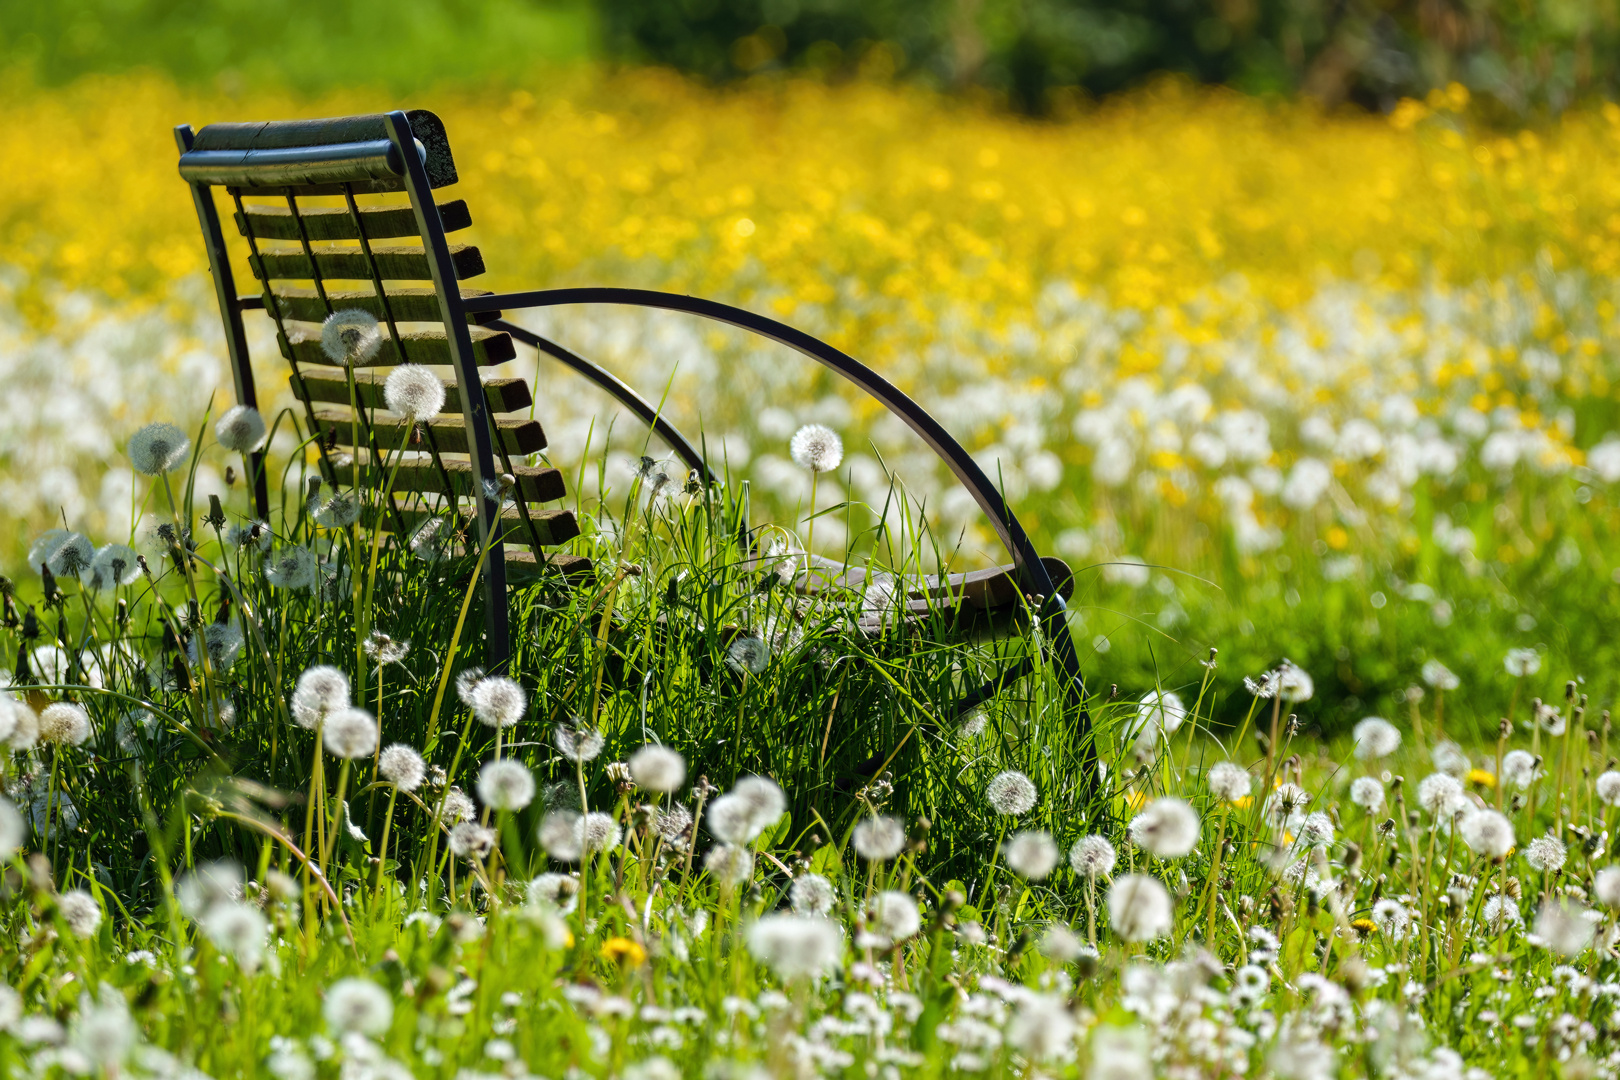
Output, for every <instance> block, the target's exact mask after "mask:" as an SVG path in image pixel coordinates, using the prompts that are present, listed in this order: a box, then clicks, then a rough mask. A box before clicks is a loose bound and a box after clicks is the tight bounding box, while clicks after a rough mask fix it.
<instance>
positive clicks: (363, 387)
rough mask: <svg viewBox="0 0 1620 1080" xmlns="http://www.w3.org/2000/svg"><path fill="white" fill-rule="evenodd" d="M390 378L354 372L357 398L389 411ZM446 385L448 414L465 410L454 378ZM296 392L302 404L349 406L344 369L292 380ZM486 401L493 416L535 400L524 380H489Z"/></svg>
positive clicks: (521, 408)
mask: <svg viewBox="0 0 1620 1080" xmlns="http://www.w3.org/2000/svg"><path fill="white" fill-rule="evenodd" d="M387 381H388V376H386V375H384V374H381V373H380V372H375V371H356V372H355V373H354V396H355V400H356V401H358V402H359V403H360V404H361V405H362V406H363V407H365V408H367V409H385V408H387V407H388V406H387V404H386V403H385V402H384V400H383V384H384V383H386V382H387ZM439 382H440V383H441V384H443V386H444V411H445V412H447V413H459V412H460V411H461V387H460V386H458V385H457V384H456V381H455V380H454V379H440V380H439ZM291 383H292V390H293V393H294V394H296V395H298V399H299V400H300V401H321V402H327V403H330V404H334V405H347V404H348V403H349V380H348V377H347V375H345V374H344V373H343V372H342V371H341V370H339V371H337V372H334V371H332V370H331V369H321V370H315V371H305V372H304V373H303V374H302V375H297V374H295V375H294V376H293V377H292V379H291ZM484 400H485V401H487V402H488V403H489V411H490V412H492V413H511V412H523V411H524V410H525V409H527V408H528V407H529V406H530V405H532V404H534V399H533V398H532V397H531V396H530V395H529V384H528V383H527V382H525V381H524V380H522V379H487V380H485V382H484Z"/></svg>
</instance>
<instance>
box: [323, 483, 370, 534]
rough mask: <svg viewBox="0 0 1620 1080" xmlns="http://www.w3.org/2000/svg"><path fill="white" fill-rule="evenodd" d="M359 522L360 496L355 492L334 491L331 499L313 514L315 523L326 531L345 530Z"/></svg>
mask: <svg viewBox="0 0 1620 1080" xmlns="http://www.w3.org/2000/svg"><path fill="white" fill-rule="evenodd" d="M358 520H360V494H359V492H355V491H335V492H333V493H332V497H331V498H330V499H327V500H326V502H325V503H323V504H322V505H321V508H320V509H319V510H317V511H316V512H315V522H316V524H318V525H325V526H326V527H327V528H328V529H347V528H348V527H349V526H350V525H353V524H354V523H355V522H356V521H358Z"/></svg>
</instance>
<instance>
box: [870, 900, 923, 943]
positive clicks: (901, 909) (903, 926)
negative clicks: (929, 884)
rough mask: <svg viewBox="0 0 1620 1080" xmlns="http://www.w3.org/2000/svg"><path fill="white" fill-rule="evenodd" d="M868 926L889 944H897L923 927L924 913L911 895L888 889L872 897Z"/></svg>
mask: <svg viewBox="0 0 1620 1080" xmlns="http://www.w3.org/2000/svg"><path fill="white" fill-rule="evenodd" d="M868 926H869V927H870V928H871V929H872V930H873V931H874V932H876V933H877V934H879V935H880V936H881V937H882V938H883V939H884V941H885V943H886V944H888V945H896V944H899V943H900V942H902V941H905V940H906V939H907V938H909V937H911V936H912V935H914V934H916V933H917V931H919V930H921V929H922V913H921V912H920V911H918V910H917V901H915V900H913V899H912V898H911V897H910V895H908V894H907V893H903V892H896V891H894V890H892V889H891V890H887V891H884V892H880V893H878V894H877V895H876V896H874V897H872V900H871V903H870V904H869V905H868Z"/></svg>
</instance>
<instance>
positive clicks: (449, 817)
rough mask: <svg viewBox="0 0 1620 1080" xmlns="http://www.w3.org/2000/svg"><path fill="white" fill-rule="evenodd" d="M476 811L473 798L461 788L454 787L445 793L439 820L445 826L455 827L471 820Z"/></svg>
mask: <svg viewBox="0 0 1620 1080" xmlns="http://www.w3.org/2000/svg"><path fill="white" fill-rule="evenodd" d="M475 809H476V808H475V807H474V806H473V801H472V798H471V797H470V796H468V794H467V793H466V792H465V791H462V790H461V789H460V788H456V787H453V788H451V789H450V790H449V791H447V792H445V793H444V806H443V807H442V808H441V809H440V811H439V820H440V821H441V822H443V823H444V824H445V825H455V824H457V823H459V822H463V821H466V820H468V819H469V818H471V817H472V816H473V813H474V811H475Z"/></svg>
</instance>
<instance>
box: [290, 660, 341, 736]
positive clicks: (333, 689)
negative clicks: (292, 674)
mask: <svg viewBox="0 0 1620 1080" xmlns="http://www.w3.org/2000/svg"><path fill="white" fill-rule="evenodd" d="M350 694H351V691H350V688H349V677H348V676H347V675H345V674H343V672H341V671H339V670H338V669H337V668H335V667H332V666H331V665H330V664H317V665H315V666H314V667H311V668H307V669H305V671H304V673H303V674H302V675H300V676H298V683H297V685H296V686H295V687H294V688H293V695H292V714H293V720H294V721H295V722H296V723H297V724H298V726H299V727H302V728H308V729H310V730H314V729H315V728H317V727H320V726H321V723H322V722H323V721H324V720H325V719H326V718H327V716H329V715H331V714H332V713H334V712H337V711H338V710H339V709H345V708H348V706H349V698H350Z"/></svg>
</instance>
